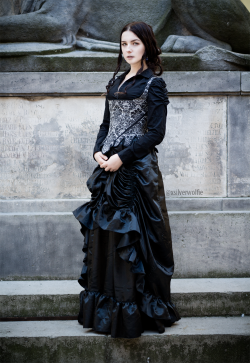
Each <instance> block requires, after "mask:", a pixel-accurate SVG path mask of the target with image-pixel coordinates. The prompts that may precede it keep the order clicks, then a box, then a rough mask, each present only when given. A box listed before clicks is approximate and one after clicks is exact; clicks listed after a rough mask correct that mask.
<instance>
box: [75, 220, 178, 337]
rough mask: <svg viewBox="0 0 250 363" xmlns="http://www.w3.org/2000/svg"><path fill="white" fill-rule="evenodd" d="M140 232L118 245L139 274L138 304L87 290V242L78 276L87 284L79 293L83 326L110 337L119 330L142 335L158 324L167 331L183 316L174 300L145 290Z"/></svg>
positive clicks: (86, 230)
mask: <svg viewBox="0 0 250 363" xmlns="http://www.w3.org/2000/svg"><path fill="white" fill-rule="evenodd" d="M81 232H82V234H83V235H84V236H85V241H86V240H88V238H87V237H88V236H87V233H89V230H88V229H86V228H85V226H84V225H82V228H81ZM139 236H140V234H138V233H134V232H133V231H131V232H128V233H125V234H124V235H123V236H122V237H121V240H120V242H119V245H118V246H117V250H118V254H119V256H120V257H121V258H122V259H123V260H124V261H126V262H128V263H130V264H131V272H132V273H134V274H137V278H136V289H137V291H138V292H139V293H140V294H141V299H140V304H139V306H138V305H137V303H136V302H118V301H116V300H115V299H114V298H113V297H111V296H106V295H104V294H102V293H100V292H93V291H89V290H88V276H87V271H88V253H87V252H88V245H87V243H86V242H84V245H83V248H82V250H83V252H84V253H85V256H84V259H83V262H84V265H83V268H82V272H81V277H80V278H79V280H78V282H79V284H80V285H81V286H82V287H84V288H85V290H83V291H82V292H81V293H80V312H79V316H78V322H79V323H80V324H82V325H83V327H84V328H93V330H95V331H97V332H102V333H107V334H111V337H119V332H120V331H123V335H122V337H123V338H136V337H139V336H140V335H141V333H142V332H143V331H144V328H146V329H147V328H151V329H153V328H157V330H158V332H159V333H164V331H165V327H166V326H167V327H170V326H171V325H172V324H173V323H174V322H176V321H178V320H180V316H179V314H178V311H177V310H176V308H175V305H174V303H172V302H171V301H169V302H164V301H163V300H162V299H161V298H159V297H156V296H154V295H152V294H151V293H150V292H148V291H145V275H146V273H145V270H144V266H143V263H142V261H141V259H140V258H139V257H138V254H137V251H136V248H135V243H136V242H137V241H138V240H139V238H140V237H139ZM141 312H142V314H141ZM144 314H145V315H144ZM148 318H151V319H153V320H154V323H155V324H152V321H151V322H150V321H149V320H150V319H148ZM142 320H143V321H142ZM121 327H122V330H121Z"/></svg>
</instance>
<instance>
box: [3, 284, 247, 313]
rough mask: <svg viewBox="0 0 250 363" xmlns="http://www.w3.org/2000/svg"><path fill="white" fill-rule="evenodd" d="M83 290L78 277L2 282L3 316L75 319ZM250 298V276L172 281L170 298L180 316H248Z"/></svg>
mask: <svg viewBox="0 0 250 363" xmlns="http://www.w3.org/2000/svg"><path fill="white" fill-rule="evenodd" d="M82 290H83V288H82V287H81V286H80V285H79V284H78V282H77V280H61V281H1V282H0V304H1V311H0V318H11V317H12V318H13V317H19V318H20V317H63V316H68V317H69V316H71V317H72V318H73V317H74V318H76V317H77V315H78V312H79V293H80V291H82ZM249 297H250V278H229V279H223V278H222V279H216V278H215V279H202V278H199V279H172V281H171V300H172V301H173V302H174V303H175V305H176V306H177V309H178V311H179V314H180V316H181V317H191V316H225V315H227V316H228V315H230V316H240V315H241V314H242V313H244V314H245V315H249V314H250V304H249Z"/></svg>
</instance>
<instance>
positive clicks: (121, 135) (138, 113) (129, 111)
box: [101, 76, 157, 154]
mask: <svg viewBox="0 0 250 363" xmlns="http://www.w3.org/2000/svg"><path fill="white" fill-rule="evenodd" d="M154 78H157V77H155V76H154V77H151V78H150V79H149V81H148V82H147V85H146V87H145V89H144V91H143V94H142V95H141V96H140V97H138V98H134V99H133V100H121V99H120V100H119V99H117V100H108V102H109V111H110V125H109V131H108V134H107V136H106V138H105V139H104V140H103V142H102V144H101V145H102V150H101V151H102V153H103V154H105V153H107V152H108V151H109V150H110V148H111V147H112V146H118V145H119V144H120V142H121V141H122V140H123V143H124V145H125V146H129V145H130V144H131V142H132V140H133V139H134V138H140V137H141V136H143V135H144V134H145V133H146V132H147V120H148V117H147V111H148V104H147V94H148V89H149V86H150V84H151V82H152V80H153V79H154Z"/></svg>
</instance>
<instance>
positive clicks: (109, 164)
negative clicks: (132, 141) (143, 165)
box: [100, 154, 123, 171]
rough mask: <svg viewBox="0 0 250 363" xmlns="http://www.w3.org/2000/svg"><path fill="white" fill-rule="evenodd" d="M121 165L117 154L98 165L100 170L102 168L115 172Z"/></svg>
mask: <svg viewBox="0 0 250 363" xmlns="http://www.w3.org/2000/svg"><path fill="white" fill-rule="evenodd" d="M122 164H123V162H122V161H121V159H120V157H119V155H118V154H114V155H112V156H110V158H109V159H108V160H107V161H104V162H103V163H102V164H100V167H101V168H104V169H105V171H116V170H118V169H119V168H120V166H121V165H122Z"/></svg>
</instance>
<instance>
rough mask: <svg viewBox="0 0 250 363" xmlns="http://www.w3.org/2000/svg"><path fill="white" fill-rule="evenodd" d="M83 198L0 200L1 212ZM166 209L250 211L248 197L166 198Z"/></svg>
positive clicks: (42, 208)
mask: <svg viewBox="0 0 250 363" xmlns="http://www.w3.org/2000/svg"><path fill="white" fill-rule="evenodd" d="M89 200H90V199H89V198H84V199H7V200H0V211H1V213H27V212H28V213H37V212H38V213H39V212H69V211H72V210H74V209H76V208H77V207H78V206H79V205H80V204H83V203H86V202H88V201H89ZM166 202H167V208H168V211H250V198H166Z"/></svg>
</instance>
